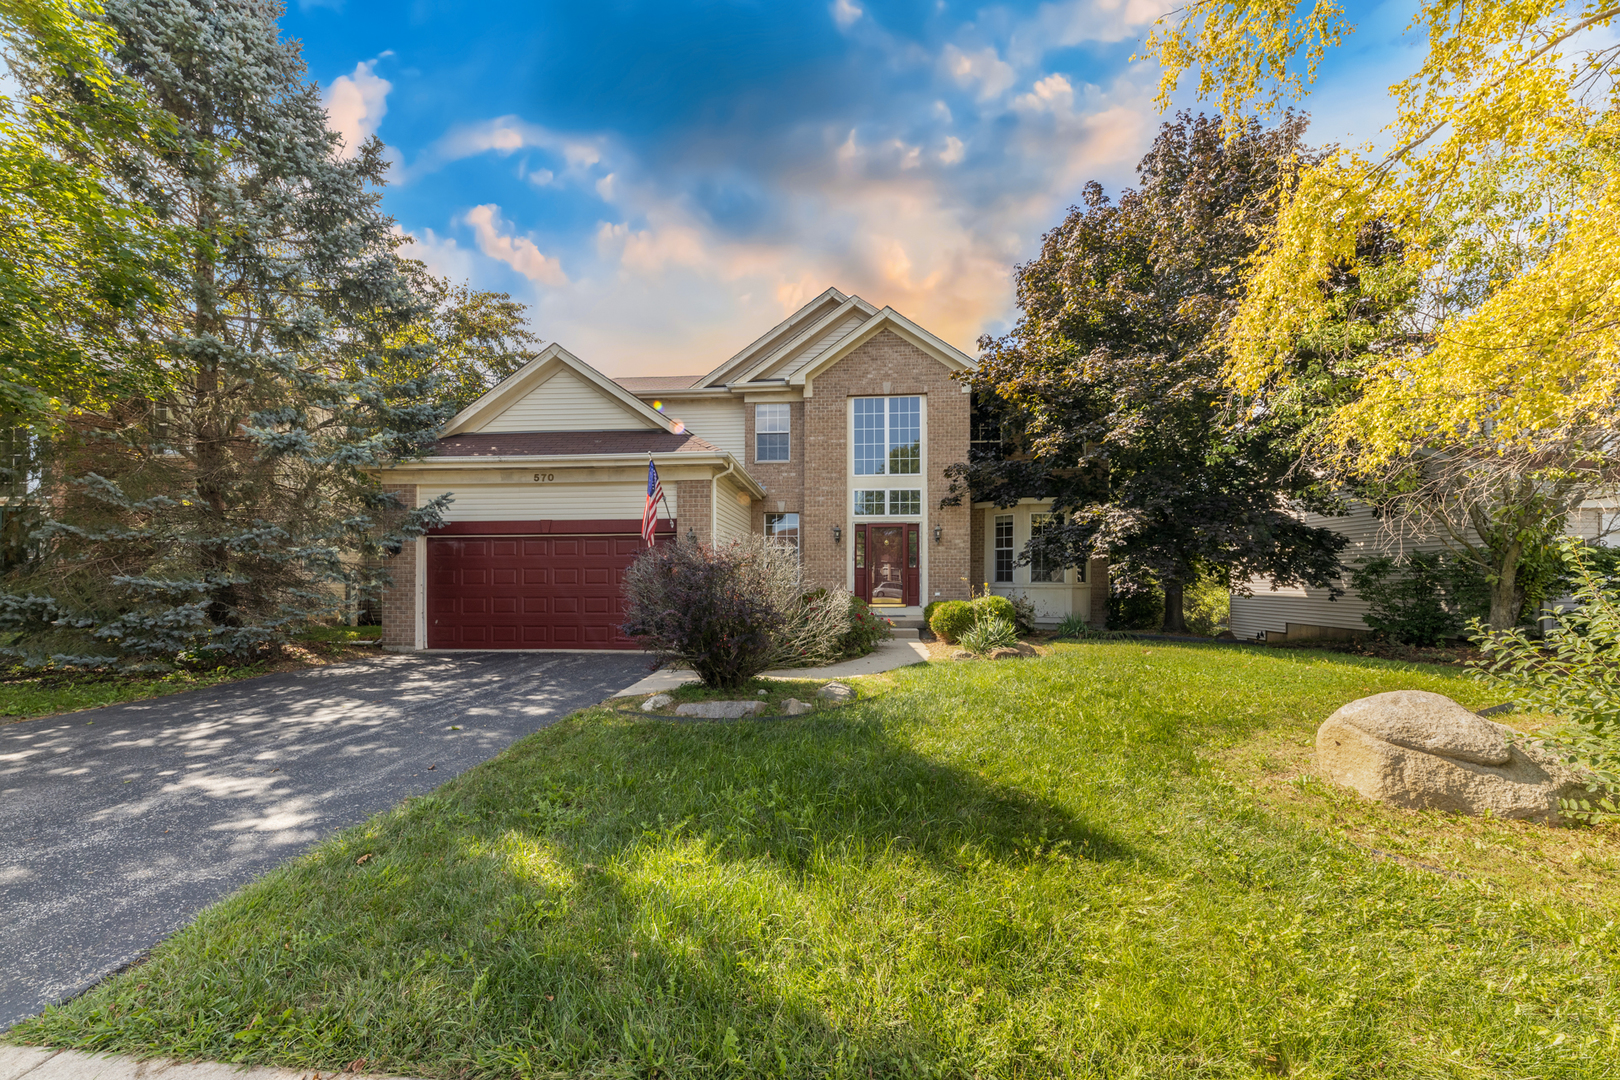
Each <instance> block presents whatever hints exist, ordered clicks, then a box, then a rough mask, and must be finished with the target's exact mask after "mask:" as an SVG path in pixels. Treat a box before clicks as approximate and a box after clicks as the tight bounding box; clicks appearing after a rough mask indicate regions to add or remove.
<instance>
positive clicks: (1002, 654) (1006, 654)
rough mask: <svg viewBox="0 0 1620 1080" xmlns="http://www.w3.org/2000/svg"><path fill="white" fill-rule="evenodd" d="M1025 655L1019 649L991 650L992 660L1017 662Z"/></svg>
mask: <svg viewBox="0 0 1620 1080" xmlns="http://www.w3.org/2000/svg"><path fill="white" fill-rule="evenodd" d="M1023 655H1024V654H1023V653H1022V652H1020V651H1019V650H1017V649H991V650H990V659H992V660H1016V659H1018V658H1019V657H1020V656H1023Z"/></svg>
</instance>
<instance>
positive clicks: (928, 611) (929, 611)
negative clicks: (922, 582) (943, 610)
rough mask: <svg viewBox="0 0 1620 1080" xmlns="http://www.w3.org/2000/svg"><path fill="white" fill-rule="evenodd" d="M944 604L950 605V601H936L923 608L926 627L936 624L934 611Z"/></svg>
mask: <svg viewBox="0 0 1620 1080" xmlns="http://www.w3.org/2000/svg"><path fill="white" fill-rule="evenodd" d="M944 603H949V601H946V600H934V601H931V602H930V603H929V604H928V606H927V607H925V608H923V624H924V625H925V626H932V625H933V624H934V611H935V609H937V608H938V607H939V605H941V604H944Z"/></svg>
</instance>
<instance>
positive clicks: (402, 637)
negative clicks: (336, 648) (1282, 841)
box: [382, 484, 421, 649]
mask: <svg viewBox="0 0 1620 1080" xmlns="http://www.w3.org/2000/svg"><path fill="white" fill-rule="evenodd" d="M382 487H383V490H384V491H388V492H392V493H393V494H395V495H398V496H399V498H400V501H401V502H403V503H404V504H405V505H406V506H407V507H411V508H414V507H417V506H420V505H421V503H420V502H419V501H418V500H417V492H416V485H415V484H384V485H383V486H382ZM418 546H420V545H419V543H418V542H417V541H414V540H408V541H406V542H405V544H404V545H403V546H402V547H401V548H400V551H399V554H397V555H391V556H389V557H388V559H387V560H386V561H385V563H384V568H385V569H386V570H387V571H388V574H389V577H390V579H391V581H390V584H389V586H388V587H387V588H386V589H384V590H383V591H382V644H383V648H385V649H414V648H416V549H417V547H418Z"/></svg>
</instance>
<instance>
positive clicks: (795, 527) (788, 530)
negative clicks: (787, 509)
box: [765, 514, 799, 551]
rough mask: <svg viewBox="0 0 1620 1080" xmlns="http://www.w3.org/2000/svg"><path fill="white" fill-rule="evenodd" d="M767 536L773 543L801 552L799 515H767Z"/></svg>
mask: <svg viewBox="0 0 1620 1080" xmlns="http://www.w3.org/2000/svg"><path fill="white" fill-rule="evenodd" d="M765 536H766V538H767V539H769V540H771V541H772V542H773V543H777V544H782V545H784V546H785V547H790V548H792V549H793V550H794V551H797V550H799V515H798V514H766V515H765Z"/></svg>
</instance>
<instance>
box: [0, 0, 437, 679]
mask: <svg viewBox="0 0 1620 1080" xmlns="http://www.w3.org/2000/svg"><path fill="white" fill-rule="evenodd" d="M105 11H106V19H107V23H108V25H109V26H110V27H111V29H112V30H113V31H114V32H115V33H116V35H117V39H118V40H117V46H116V52H115V53H114V55H113V56H112V57H111V58H110V60H111V64H112V66H113V67H114V68H115V69H116V70H118V71H119V72H120V73H121V74H123V75H124V76H125V77H127V78H129V79H131V80H133V81H134V82H135V83H137V84H139V85H140V86H141V87H142V88H143V89H144V91H145V93H146V95H147V97H148V98H149V99H150V101H151V102H152V103H153V104H154V105H155V106H156V107H158V108H160V109H161V110H163V112H164V113H166V114H167V115H168V116H169V117H170V118H171V124H172V133H171V135H170V136H169V138H168V139H167V140H166V141H165V142H164V143H163V144H162V145H159V146H153V145H149V144H141V143H133V142H132V143H128V144H126V146H125V147H124V150H125V153H124V155H123V156H122V158H121V160H120V163H119V166H120V173H119V180H120V182H121V183H122V184H123V186H124V189H125V190H126V191H128V192H130V193H133V194H134V195H136V196H138V197H140V198H141V199H143V200H145V201H146V202H147V203H148V205H150V207H151V208H152V210H153V212H154V213H155V214H157V215H158V216H160V217H161V218H162V219H163V220H164V221H165V222H166V223H167V224H168V225H169V226H170V227H172V228H174V229H177V230H178V231H179V232H180V234H181V235H182V237H183V250H182V252H181V258H180V259H178V260H177V262H176V265H175V267H174V268H173V272H172V273H170V274H169V275H168V276H167V278H166V280H165V286H166V290H167V291H166V296H165V301H166V302H165V304H164V305H163V306H162V307H161V308H152V309H148V311H147V312H146V313H145V315H146V317H145V319H144V321H143V322H142V323H141V324H140V325H139V326H135V327H131V328H130V329H129V330H128V332H126V333H125V334H123V335H122V338H121V342H120V348H121V349H122V354H123V357H124V358H127V359H128V360H129V361H130V362H137V361H146V362H149V363H150V365H151V366H152V367H154V368H155V369H157V370H159V371H160V372H161V373H162V381H161V385H160V387H158V388H157V389H155V390H154V391H153V392H151V393H150V394H149V395H148V396H145V397H140V398H135V397H126V398H123V399H121V400H118V401H114V402H112V403H111V404H108V405H106V406H105V407H99V408H87V409H83V410H80V411H78V412H76V413H74V414H73V415H72V416H71V417H69V419H68V421H67V422H66V424H65V431H64V432H63V434H62V435H61V436H60V437H59V438H57V439H56V440H55V442H54V444H53V450H52V454H53V462H54V467H55V479H54V480H53V482H52V483H51V485H50V487H51V496H50V499H51V504H50V510H51V520H50V521H49V522H48V523H47V524H46V526H45V527H44V528H43V530H42V531H41V538H42V539H43V541H44V543H45V544H46V555H45V557H44V559H43V561H42V562H41V564H40V565H39V566H38V567H36V568H34V569H32V570H31V571H30V572H29V573H27V574H26V575H23V576H20V577H18V578H16V579H15V580H13V581H12V582H10V583H9V584H10V591H9V595H8V596H6V597H5V598H4V604H3V612H0V613H3V615H4V621H5V623H6V624H7V625H8V626H9V628H10V629H13V630H18V631H21V635H20V637H19V639H18V641H17V643H16V646H15V647H17V648H20V649H22V650H24V651H27V652H29V653H31V654H33V655H41V654H54V655H56V656H57V657H58V658H59V659H70V660H77V661H80V662H88V661H89V660H91V659H92V658H93V659H95V660H97V661H98V662H99V661H109V660H114V659H116V660H119V661H122V662H126V663H127V662H139V661H145V660H154V659H156V660H161V659H164V658H168V657H173V656H175V655H176V654H184V653H187V652H190V651H195V650H210V651H215V652H219V653H223V654H228V655H232V656H237V657H242V656H248V655H251V654H253V653H255V652H256V651H258V650H259V649H260V648H262V647H263V646H266V645H273V644H274V643H276V642H278V641H279V640H281V639H282V638H283V637H284V635H286V634H287V633H288V632H289V631H292V630H295V629H297V628H298V627H300V626H301V625H302V624H304V623H306V622H307V621H308V620H311V619H314V618H318V617H321V616H325V615H329V614H331V613H333V612H334V611H336V610H337V609H338V608H339V606H340V605H341V603H342V602H343V600H344V593H345V591H346V590H352V589H356V588H358V589H362V590H364V589H368V588H375V587H377V585H378V583H379V574H380V571H379V570H378V569H376V567H377V566H378V564H379V560H377V559H376V558H375V556H376V555H377V554H378V553H379V552H380V550H381V549H382V548H383V547H384V546H388V545H393V544H397V543H399V542H401V541H402V540H403V539H405V538H406V537H408V536H412V535H419V534H420V532H421V531H422V530H423V529H424V528H425V527H427V526H429V525H431V524H433V523H434V522H436V521H437V520H438V514H439V510H440V509H441V508H440V507H439V506H437V505H434V506H429V507H425V508H422V509H415V508H408V507H404V506H402V505H401V504H400V502H399V500H398V499H396V498H395V497H394V496H392V495H390V494H388V493H386V492H385V491H383V490H382V488H381V487H380V486H379V485H378V484H377V483H375V482H374V481H373V480H371V479H369V478H368V477H367V475H366V474H365V472H364V471H363V470H364V469H365V468H366V467H368V466H375V465H379V464H384V463H387V462H388V461H390V460H395V459H398V458H400V457H402V456H409V455H412V454H414V453H417V452H419V451H420V448H421V447H422V446H423V445H424V444H425V443H427V442H428V441H430V440H431V439H432V438H433V435H434V431H435V429H436V427H437V426H438V424H439V423H441V422H442V420H443V418H444V416H445V414H446V407H445V406H443V405H441V404H436V403H435V402H434V400H433V396H432V393H431V390H432V386H431V380H430V379H426V378H418V379H413V380H408V381H407V382H406V383H405V384H400V383H398V382H395V381H392V380H391V379H390V378H389V377H388V376H389V373H391V372H397V371H398V370H400V368H401V367H402V366H405V367H408V366H409V364H408V363H402V361H409V360H411V359H412V358H419V357H420V356H422V355H424V354H426V353H428V352H431V349H432V345H431V343H430V342H429V343H421V342H417V343H406V344H405V345H403V346H400V345H399V344H398V343H396V342H391V340H390V337H391V335H394V334H395V333H396V332H397V331H398V330H399V329H400V328H401V327H403V326H405V325H407V324H408V323H409V322H410V320H412V319H413V318H415V317H416V316H417V315H419V313H420V308H421V303H420V301H419V299H418V298H417V297H416V296H415V295H413V293H412V291H411V289H410V288H409V284H408V281H407V279H406V277H405V275H404V274H403V273H402V269H401V260H400V259H399V258H398V257H397V256H396V254H395V253H394V249H395V247H396V246H397V243H398V241H397V239H396V238H395V236H394V235H393V231H392V228H391V226H392V222H391V221H390V219H389V218H387V217H386V216H385V215H383V214H382V213H381V212H380V210H379V209H378V206H377V203H378V198H379V194H378V188H379V187H380V186H381V184H382V183H383V175H384V171H385V169H386V165H385V163H384V161H383V159H382V144H381V143H380V142H379V141H378V140H376V139H372V140H370V141H368V143H367V144H366V145H365V146H364V147H362V148H361V150H360V152H359V154H358V155H356V156H355V157H354V158H353V159H351V160H340V159H339V158H338V156H337V154H336V152H335V151H336V150H337V148H338V145H339V142H338V137H337V136H336V135H335V134H334V133H332V132H330V131H329V130H328V129H327V127H326V114H325V111H324V109H323V108H322V106H321V103H320V100H319V97H318V95H317V91H316V88H315V87H314V86H313V85H311V84H309V83H307V82H305V81H304V68H303V65H302V62H301V60H300V58H299V51H298V47H297V45H296V44H295V43H292V42H284V41H282V40H281V39H280V37H279V34H278V31H277V27H276V20H277V18H278V17H279V16H280V13H281V9H280V7H279V6H277V5H273V4H269V3H262V2H256V0H111V2H109V3H107V4H106V9H105ZM29 74H32V75H36V76H37V74H38V73H29ZM48 76H49V73H48V72H47V73H44V77H48ZM44 89H46V90H47V91H50V92H53V93H59V92H60V88H58V87H45V88H44Z"/></svg>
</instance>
